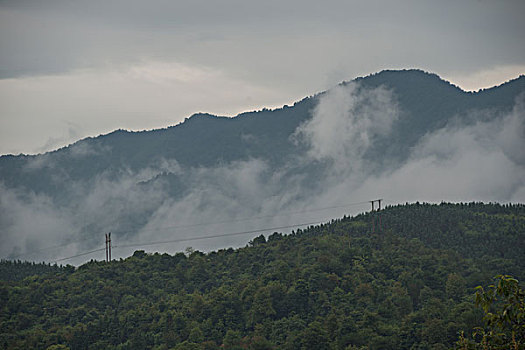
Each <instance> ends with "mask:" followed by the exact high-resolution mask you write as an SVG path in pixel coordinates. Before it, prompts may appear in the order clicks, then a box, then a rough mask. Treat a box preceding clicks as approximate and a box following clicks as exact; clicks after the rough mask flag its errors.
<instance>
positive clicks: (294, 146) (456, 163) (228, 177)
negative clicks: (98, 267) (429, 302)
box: [0, 70, 525, 263]
mask: <svg viewBox="0 0 525 350" xmlns="http://www.w3.org/2000/svg"><path fill="white" fill-rule="evenodd" d="M524 106H525V77H524V76H520V77H519V78H517V79H515V80H512V81H509V82H507V83H505V84H502V85H500V86H498V87H494V88H491V89H487V90H482V91H478V92H476V93H467V92H465V91H462V90H461V89H459V88H458V87H456V86H453V85H451V84H450V83H448V82H446V81H444V80H442V79H440V78H439V77H438V76H437V75H434V74H429V73H425V72H422V71H419V70H403V71H383V72H381V73H377V74H375V75H371V76H368V77H365V78H358V79H355V80H353V81H351V82H348V83H342V84H340V85H339V86H337V87H334V88H333V89H331V90H329V91H326V92H323V93H319V94H317V95H315V96H312V97H308V98H305V99H303V100H302V101H299V102H297V103H295V104H294V105H293V106H284V107H283V108H280V109H276V110H265V109H264V110H262V111H257V112H249V113H243V114H240V115H238V116H236V117H234V118H226V117H219V116H213V115H209V114H195V115H193V116H191V117H190V118H188V119H186V120H185V121H184V122H183V123H181V124H179V125H177V126H173V127H169V128H166V129H160V130H153V131H144V132H128V131H124V130H117V131H115V132H113V133H110V134H107V135H101V136H98V137H95V138H87V139H84V140H81V141H78V142H76V143H74V144H72V145H70V146H68V147H65V148H62V149H59V150H57V151H54V152H49V153H45V154H40V155H19V156H13V155H8V156H2V157H0V238H1V241H2V245H1V248H0V256H1V257H4V258H17V257H20V258H23V259H32V260H33V259H34V260H46V261H55V260H57V259H59V258H61V257H67V256H70V255H74V254H77V253H81V252H85V251H89V250H93V249H96V248H99V247H100V245H101V243H103V242H102V241H103V237H104V233H105V232H108V231H111V232H112V233H113V237H114V244H115V246H116V249H115V252H114V255H115V256H116V257H119V256H127V255H129V254H130V252H132V251H133V250H135V249H136V247H127V248H126V247H123V246H124V245H126V244H127V245H130V244H132V243H139V244H137V247H139V246H141V243H142V246H144V244H145V243H151V242H158V241H166V240H174V239H183V238H191V237H199V236H201V237H202V236H208V235H216V234H223V233H234V232H244V231H254V230H260V232H273V230H265V229H268V228H274V227H285V226H291V225H296V224H299V223H310V222H318V221H323V220H328V219H330V218H333V217H338V216H342V215H343V214H345V213H347V214H348V213H355V212H359V211H363V210H367V209H368V206H369V204H368V203H366V202H365V201H368V200H370V199H375V198H384V199H385V203H387V204H388V203H399V202H406V201H416V200H422V201H442V200H446V201H499V202H525V151H524V150H525V109H524ZM249 218H251V219H249ZM252 235H253V234H252ZM252 235H238V236H228V237H220V238H214V239H207V240H200V241H191V242H175V243H170V244H164V245H152V246H144V248H146V249H147V248H148V247H150V248H151V249H154V250H161V251H168V252H174V251H177V250H182V249H184V248H185V247H187V246H193V247H195V248H197V249H205V250H207V249H214V248H218V247H226V246H240V245H244V244H246V242H247V241H248V240H250V239H251V238H252ZM119 245H120V246H122V247H121V248H120V249H119V248H118V246H119ZM52 246H59V247H58V248H54V249H42V248H47V247H52ZM101 256H102V255H101V254H100V256H97V255H94V256H93V255H87V256H82V257H79V258H77V259H76V260H75V259H73V260H68V261H67V262H73V263H79V262H82V261H85V260H88V259H91V258H92V257H98V258H100V257H101Z"/></svg>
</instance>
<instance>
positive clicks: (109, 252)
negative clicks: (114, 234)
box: [106, 232, 111, 262]
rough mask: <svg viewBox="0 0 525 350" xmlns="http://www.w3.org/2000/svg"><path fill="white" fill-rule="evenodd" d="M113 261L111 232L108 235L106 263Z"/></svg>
mask: <svg viewBox="0 0 525 350" xmlns="http://www.w3.org/2000/svg"><path fill="white" fill-rule="evenodd" d="M109 261H111V232H110V233H106V262H109Z"/></svg>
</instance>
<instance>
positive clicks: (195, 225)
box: [11, 201, 370, 259]
mask: <svg viewBox="0 0 525 350" xmlns="http://www.w3.org/2000/svg"><path fill="white" fill-rule="evenodd" d="M367 203H370V201H361V202H354V203H347V204H342V205H336V206H330V207H323V208H316V209H309V210H302V211H294V212H285V213H280V214H272V215H264V216H255V217H249V218H241V219H236V220H223V221H215V222H203V223H197V224H188V225H176V226H165V227H157V228H152V229H143V230H140V232H151V231H162V230H166V229H178V228H190V227H198V226H209V225H217V224H227V223H234V222H245V221H250V220H259V219H268V218H274V217H282V216H289V215H295V214H304V213H312V212H317V211H323V210H328V209H338V208H348V207H352V206H356V205H361V204H367ZM126 232H129V231H128V230H127V231H113V233H126ZM91 239H92V238H91V237H87V238H84V239H80V240H76V241H74V242H69V243H67V244H62V245H56V246H51V247H46V248H41V249H37V250H33V251H30V252H25V253H22V254H17V255H14V256H12V257H11V258H12V259H17V258H19V257H22V256H29V255H32V254H36V253H40V252H43V251H46V250H51V249H58V248H64V247H67V246H69V245H71V244H73V243H78V242H84V241H88V240H91ZM113 248H116V247H113Z"/></svg>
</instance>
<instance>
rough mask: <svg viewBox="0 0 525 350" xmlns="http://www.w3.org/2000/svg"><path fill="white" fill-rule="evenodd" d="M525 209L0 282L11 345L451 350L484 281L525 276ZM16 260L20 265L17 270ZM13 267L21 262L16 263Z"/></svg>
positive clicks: (430, 214)
mask: <svg viewBox="0 0 525 350" xmlns="http://www.w3.org/2000/svg"><path fill="white" fill-rule="evenodd" d="M524 251H525V207H524V206H522V205H514V206H501V205H496V204H489V205H484V204H480V203H471V204H456V205H454V204H441V205H429V204H413V205H406V206H396V207H389V208H387V209H385V210H383V211H381V212H376V213H372V214H370V213H369V214H365V215H358V216H356V217H350V218H343V219H341V220H335V221H333V222H331V223H329V224H324V225H321V226H315V227H310V228H308V229H306V230H300V231H297V232H295V233H294V234H292V235H284V236H283V235H281V234H279V233H274V234H272V235H270V236H269V238H268V240H266V239H265V238H264V237H263V236H259V237H256V238H254V239H253V240H252V241H251V243H250V244H249V246H247V247H245V248H241V249H237V250H234V249H227V250H220V251H217V252H211V253H209V254H204V253H201V252H198V251H194V252H191V254H189V255H184V254H182V253H179V254H176V255H174V256H170V255H167V254H163V255H160V254H145V253H144V252H143V251H137V252H135V254H134V255H133V256H132V257H130V258H127V259H125V260H120V261H112V262H111V263H103V262H94V261H92V262H90V263H87V264H85V265H82V266H80V267H79V268H78V269H76V270H73V269H71V268H67V269H62V270H60V271H58V272H57V271H56V270H50V271H49V273H47V274H46V273H44V274H40V275H35V276H32V277H28V278H26V279H24V280H22V281H18V282H17V281H10V282H7V281H6V282H3V283H2V285H1V288H2V289H1V293H0V295H1V297H2V303H1V305H2V306H1V307H2V312H1V316H0V317H1V319H0V321H1V322H0V324H1V330H0V333H1V334H0V341H1V342H2V343H3V344H5V345H6V347H7V348H42V349H45V348H47V347H48V346H49V345H51V344H64V345H67V346H69V347H70V348H72V349H98V348H106V349H122V348H155V349H168V348H175V349H218V348H219V346H222V348H225V349H241V348H248V349H272V348H279V349H349V348H350V349H353V348H359V347H361V346H368V347H369V348H371V349H409V348H434V349H444V348H448V347H450V346H452V344H453V342H454V341H455V340H456V339H457V336H458V331H459V330H471V329H472V328H473V327H474V326H477V325H481V316H482V312H481V310H479V309H476V308H475V307H474V306H473V303H472V298H471V296H472V293H473V290H474V287H475V286H477V285H479V284H486V283H487V282H489V281H490V280H491V278H492V277H493V276H494V275H495V274H497V273H508V274H514V275H515V276H516V277H518V278H520V279H521V280H523V278H525V275H523V272H524V271H525V270H524V269H523V261H525V259H523V257H524V256H523V252H524ZM18 266H20V265H18ZM11 268H12V269H14V271H16V269H17V266H11Z"/></svg>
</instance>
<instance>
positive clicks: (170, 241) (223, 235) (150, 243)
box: [113, 220, 325, 248]
mask: <svg viewBox="0 0 525 350" xmlns="http://www.w3.org/2000/svg"><path fill="white" fill-rule="evenodd" d="M324 221H325V220H320V221H315V222H305V223H300V224H295V225H288V226H278V227H268V228H261V229H258V230H252V231H241V232H231V233H223V234H216V235H208V236H200V237H189V238H177V239H171V240H167V241H157V242H144V243H132V244H125V245H118V246H113V248H133V247H146V246H150V245H157V244H166V243H177V242H188V241H198V240H201V239H209V238H219V237H227V236H237V235H244V234H248V233H257V232H262V231H272V230H281V229H285V228H291V227H298V226H307V225H315V224H320V223H322V222H324Z"/></svg>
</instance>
